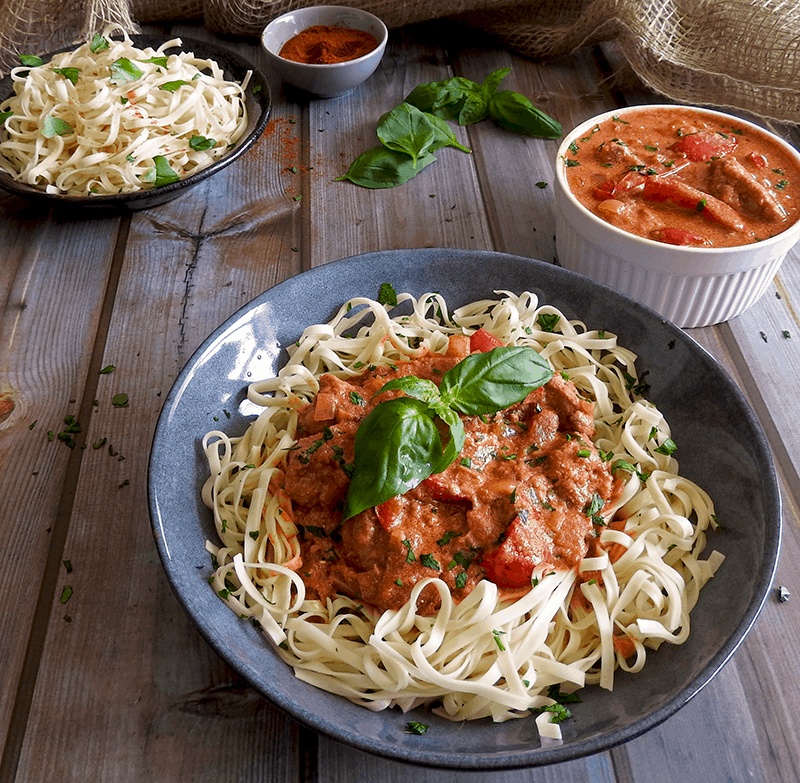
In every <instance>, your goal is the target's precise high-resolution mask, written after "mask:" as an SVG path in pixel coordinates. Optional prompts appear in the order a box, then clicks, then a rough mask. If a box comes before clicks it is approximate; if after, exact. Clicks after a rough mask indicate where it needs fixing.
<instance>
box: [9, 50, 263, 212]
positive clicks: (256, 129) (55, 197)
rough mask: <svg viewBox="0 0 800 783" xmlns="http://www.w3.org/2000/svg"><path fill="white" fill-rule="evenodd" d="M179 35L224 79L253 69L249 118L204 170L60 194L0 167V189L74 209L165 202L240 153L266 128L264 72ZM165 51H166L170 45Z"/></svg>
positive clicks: (137, 206) (248, 93)
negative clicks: (126, 189)
mask: <svg viewBox="0 0 800 783" xmlns="http://www.w3.org/2000/svg"><path fill="white" fill-rule="evenodd" d="M180 38H181V41H182V43H181V47H180V51H184V52H194V54H195V55H196V56H197V57H200V58H203V59H211V60H216V62H217V63H218V64H219V66H220V67H221V68H222V70H223V72H224V74H225V78H226V79H229V80H231V81H236V82H241V81H242V80H243V79H244V77H245V74H246V73H247V71H252V72H253V75H252V76H251V77H250V82H249V84H248V86H247V90H246V100H247V111H248V120H249V121H248V125H247V130H246V131H245V133H244V135H243V136H242V138H241V140H240V141H239V143H238V144H236V145H235V146H234V147H233V148H232V149H231V150H230V152H228V154H227V155H225V156H224V157H222V158H220V159H219V160H217V161H216V162H214V163H213V164H212V165H211V166H209V167H208V168H207V169H203V170H202V171H199V172H198V173H197V174H192V176H190V177H186V179H182V180H179V181H178V182H173V183H171V184H169V185H162V186H161V187H158V188H149V189H147V190H138V191H136V192H134V193H117V194H113V195H110V196H66V195H63V194H59V193H45V192H44V191H43V190H41V189H40V188H34V187H32V186H31V185H26V184H25V183H23V182H17V181H16V180H14V179H12V178H11V177H10V176H9V175H8V174H6V172H4V171H0V188H2V189H3V190H6V191H8V192H9V193H15V194H16V195H18V196H22V197H23V198H27V199H32V200H33V201H34V202H39V203H42V204H45V203H46V204H47V205H57V206H62V207H67V208H78V209H81V210H86V209H94V210H97V209H103V210H112V209H118V210H119V209H121V210H127V209H131V210H136V209H149V208H150V207H155V206H158V205H159V204H165V203H166V202H168V201H172V199H174V198H177V197H178V196H180V195H183V194H184V193H186V191H188V190H189V189H190V188H193V187H194V186H195V185H198V184H199V183H201V182H203V181H204V180H206V179H208V178H209V177H211V176H212V175H214V174H216V173H217V172H218V171H221V170H222V169H224V168H225V167H226V166H229V165H230V164H231V163H233V162H234V161H235V160H236V159H237V158H239V157H241V155H242V154H244V152H246V151H247V150H248V149H250V147H252V146H253V144H255V143H256V141H258V137H259V136H260V135H261V133H262V132H263V130H264V128H265V127H266V125H267V120H268V118H269V112H270V91H269V87H268V86H267V82H266V80H265V78H264V75H263V74H262V73H261V71H259V70H258V68H256V66H255V65H253V64H252V63H250V62H248V61H247V59H245V58H244V57H242V55H240V54H238V53H237V52H234V51H231V50H230V49H225V48H223V47H221V46H217V45H216V44H212V43H208V42H207V41H196V40H194V39H192V38H187V37H186V36H180ZM131 40H132V41H133V43H134V45H135V46H137V47H138V48H140V49H144V48H146V47H148V46H152V47H153V48H154V49H155V48H157V47H159V46H161V44H163V43H164V40H165V39H164V38H156V37H155V36H152V35H132V36H131ZM74 48H75V47H73V46H68V47H65V48H63V49H59V50H58V52H51V53H50V54H46V55H42V59H43V60H44V61H45V62H48V61H49V60H50V59H51V58H52V57H53V55H54V54H58V53H59V52H64V51H69V50H71V49H74ZM167 51H168V53H171V52H172V51H174V50H167ZM11 95H13V84H12V82H11V77H10V76H6V77H5V78H3V79H0V102H2V101H4V100H5V99H6V98H8V97H10V96H11Z"/></svg>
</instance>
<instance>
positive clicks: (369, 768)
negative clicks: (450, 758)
mask: <svg viewBox="0 0 800 783" xmlns="http://www.w3.org/2000/svg"><path fill="white" fill-rule="evenodd" d="M319 770H320V777H319V780H325V781H326V783H347V782H348V781H353V780H359V781H361V780H363V781H373V780H381V781H386V783H409V782H410V781H415V782H416V783H479V781H485V780H487V779H489V778H490V779H491V781H492V783H534V781H535V782H536V783H586V781H592V783H616V781H617V778H616V777H615V775H614V770H613V768H612V764H611V761H610V759H609V756H608V754H605V753H601V754H597V755H594V756H588V757H586V758H584V759H578V760H576V761H569V762H565V763H563V764H552V765H549V766H545V767H535V768H531V769H517V770H499V771H495V772H491V773H486V772H462V771H455V770H434V769H426V768H424V767H417V766H413V765H411V764H402V763H400V762H396V761H388V760H386V759H381V758H377V757H375V756H372V755H370V754H368V753H363V752H361V751H355V750H351V749H349V748H345V747H344V746H342V745H339V744H338V743H336V742H322V743H320V753H319Z"/></svg>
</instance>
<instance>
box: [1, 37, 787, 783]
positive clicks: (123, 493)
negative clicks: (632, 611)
mask: <svg viewBox="0 0 800 783" xmlns="http://www.w3.org/2000/svg"><path fill="white" fill-rule="evenodd" d="M148 32H159V31H158V30H157V29H156V28H148ZM167 32H168V33H169V34H170V35H172V34H181V33H183V34H185V35H192V36H195V37H198V36H205V37H210V36H209V34H208V33H205V32H204V31H203V30H201V29H197V28H194V27H191V26H187V25H176V26H175V27H173V28H170V29H169V30H167ZM165 37H167V36H166V35H165ZM443 41H450V42H453V45H448V46H446V47H443V46H442V42H443ZM456 42H459V43H458V44H456ZM235 46H236V47H237V48H239V49H240V50H241V51H243V52H246V53H248V54H249V55H251V56H252V57H253V58H254V59H255V60H256V61H257V62H259V63H260V64H262V66H264V67H265V63H264V62H263V58H262V57H261V54H260V51H259V49H258V46H257V45H256V42H254V41H247V42H243V43H242V42H235ZM616 62H618V61H617V59H616V56H615V54H614V51H613V49H611V48H606V49H603V50H595V51H589V50H587V51H581V52H579V53H577V54H575V55H573V56H570V57H566V58H563V59H561V60H558V61H556V62H552V63H548V64H541V63H536V62H532V61H529V60H525V59H523V58H520V57H517V56H516V55H514V54H512V53H510V52H509V51H507V50H505V49H503V48H501V47H498V46H497V45H496V44H494V43H493V42H492V41H490V40H485V39H483V38H482V37H481V36H480V35H477V34H473V33H472V32H470V31H469V30H467V29H461V28H454V27H453V25H452V24H450V25H440V24H430V25H422V26H419V27H413V28H409V29H405V30H397V31H393V32H392V34H391V37H390V45H389V47H388V49H387V53H386V56H385V59H384V60H383V63H382V65H381V67H380V69H379V71H378V72H377V73H376V74H375V75H374V76H373V77H372V78H371V79H370V80H369V82H367V83H366V84H365V85H363V86H362V87H361V88H360V89H359V90H357V91H356V92H354V93H351V94H350V95H348V96H345V97H342V98H339V99H336V100H325V101H323V100H312V101H310V102H309V101H308V100H307V99H304V98H302V97H301V96H298V95H297V94H295V93H293V92H289V91H285V90H284V89H283V88H281V87H280V85H279V84H277V83H275V84H273V99H274V107H273V110H272V119H271V123H270V125H269V127H268V132H267V133H266V134H265V135H264V137H263V138H262V140H261V141H260V142H259V143H258V144H257V145H256V146H255V147H254V148H253V149H252V150H250V151H249V152H248V153H247V154H246V155H245V156H244V157H243V158H242V159H241V160H240V161H239V162H238V163H237V164H235V165H233V166H231V167H230V168H228V169H226V170H225V172H224V173H222V174H220V175H218V176H216V177H214V178H212V179H211V180H210V181H207V182H206V183H204V184H203V185H201V186H199V187H198V188H197V189H195V190H193V191H192V192H191V194H189V195H186V196H184V197H181V198H179V199H178V200H176V201H173V202H172V203H169V204H166V205H163V206H160V207H156V208H153V209H150V210H147V211H142V212H138V213H134V214H132V215H123V216H101V217H85V216H81V215H76V214H70V213H66V212H59V211H55V210H53V211H51V212H41V211H39V210H37V209H36V208H34V207H31V206H29V205H28V204H27V203H26V202H25V201H22V200H19V199H17V198H16V197H12V196H6V195H3V196H0V215H2V217H0V302H2V320H0V401H2V402H0V404H2V406H3V407H0V497H1V498H2V499H3V509H4V510H3V512H2V527H3V531H4V535H3V536H2V539H0V551H1V552H2V570H1V571H0V585H1V586H2V597H3V600H2V603H0V650H2V662H3V667H4V675H3V677H2V682H1V683H0V737H2V739H3V755H2V761H1V762H0V781H2V782H3V783H7V782H10V781H17V783H34V782H35V781H58V782H59V783H66V782H67V781H76V783H77V782H78V781H80V783H100V782H101V781H102V782H103V783H109V782H110V781H131V782H134V781H135V782H136V783H143V782H144V781H158V783H170V782H171V781H176V782H177V781H182V782H184V781H214V783H221V782H222V781H270V782H271V781H274V782H275V783H289V781H304V782H310V781H367V780H378V779H380V780H386V781H397V782H398V783H400V782H403V783H405V782H406V781H409V782H410V781H412V780H413V781H414V783H421V782H422V781H428V780H430V781H434V780H435V781H437V783H442V781H455V780H459V781H462V780H475V781H477V780H481V779H483V776H481V775H479V774H478V773H463V772H462V773H455V772H446V771H445V772H443V771H435V770H426V769H421V768H417V767H410V766H405V765H403V764H401V763H396V762H391V761H386V760H382V759H378V758H373V757H372V756H370V755H368V754H365V753H362V752H358V751H354V750H351V749H349V748H345V747H342V746H340V745H338V744H337V743H335V742H332V741H330V740H328V739H326V738H325V737H321V736H316V735H315V734H314V733H313V732H310V731H308V730H306V729H303V728H301V727H299V726H298V725H297V724H295V723H294V722H293V721H292V720H291V719H289V718H288V717H286V716H285V715H284V714H282V713H281V712H279V711H278V710H277V709H275V708H274V707H273V706H271V705H270V704H269V703H268V702H267V701H266V700H265V699H263V698H262V697H260V696H259V695H257V694H256V693H255V692H253V691H252V690H251V689H249V688H248V687H246V686H245V684H244V683H243V682H242V681H241V680H239V679H238V678H237V676H236V675H235V674H234V673H233V672H232V671H230V670H229V669H228V668H227V666H226V665H224V664H223V663H222V662H221V660H220V659H219V658H217V656H216V655H215V654H214V653H213V652H212V651H211V649H210V648H209V647H208V646H207V645H206V643H205V641H204V640H203V639H202V638H201V637H200V635H199V634H198V632H197V631H196V630H195V628H194V626H193V625H192V624H191V622H190V621H189V619H188V618H187V617H186V616H185V615H184V613H183V611H182V610H181V608H180V607H179V605H178V603H177V601H176V599H175V598H174V596H173V594H172V592H171V589H170V587H169V585H168V583H167V581H166V579H165V576H164V573H163V571H162V567H161V563H160V561H159V559H158V556H157V554H156V548H155V545H154V542H153V537H152V534H151V532H150V525H149V521H148V509H147V496H146V472H147V461H148V454H149V451H150V444H151V438H152V435H153V430H154V426H155V423H156V419H157V417H158V414H159V411H160V408H161V403H162V400H163V399H164V397H165V395H166V393H167V391H168V390H169V388H170V386H171V384H172V382H173V381H174V379H175V377H176V376H177V374H178V372H179V370H180V369H181V367H182V366H183V364H184V363H185V362H186V361H187V360H188V359H189V357H190V356H191V354H192V352H193V351H194V350H195V348H196V347H197V346H198V345H199V344H200V343H201V341H202V340H203V339H204V338H205V337H206V336H207V335H208V334H209V333H210V332H211V331H212V330H213V329H214V328H215V327H216V326H218V325H219V324H220V323H221V322H222V321H223V320H225V319H226V318H227V317H228V316H229V315H230V314H232V313H233V312H234V311H236V310H237V309H238V308H239V307H241V306H242V305H244V304H245V303H247V302H248V301H249V300H250V299H252V298H253V297H254V296H256V295H257V294H259V293H260V292H262V291H263V290H265V289H267V288H269V287H271V286H273V285H275V284H276V283H278V282H280V281H281V280H284V279H285V278H287V277H289V276H291V275H295V274H297V273H299V272H301V271H303V270H307V269H309V268H312V267H315V266H319V265H321V264H325V263H327V262H329V261H332V260H335V259H338V258H343V257H346V256H350V255H354V254H357V253H362V252H367V251H373V250H386V249H393V248H405V247H414V248H415V247H428V246H438V247H456V248H468V249H494V250H500V251H506V252H509V253H515V254H520V255H525V256H532V257H535V258H539V259H544V260H547V261H555V256H556V253H555V245H554V236H553V235H554V216H553V210H554V205H553V199H552V187H549V188H544V189H542V188H539V187H536V186H535V183H536V182H539V181H545V182H551V183H552V180H553V169H554V157H555V151H556V148H557V143H556V142H555V141H543V140H537V139H526V138H523V137H519V136H516V135H514V134H510V133H507V132H504V131H501V130H498V129H497V128H495V127H493V126H492V125H491V124H489V123H482V124H481V125H479V126H473V127H471V128H469V129H466V130H463V129H462V130H459V134H460V138H461V139H462V140H463V141H466V142H467V143H468V146H470V147H472V149H473V154H472V155H465V154H461V153H456V152H455V151H450V154H446V155H445V154H442V155H441V157H440V160H439V162H438V163H436V164H434V165H433V166H431V167H429V168H428V169H427V170H426V171H425V173H424V175H421V176H420V177H418V178H417V179H416V180H414V181H413V182H411V183H409V184H407V185H405V186H403V187H401V188H397V189H395V190H387V191H370V190H366V189H362V188H358V187H356V186H353V185H350V184H349V183H337V182H334V181H333V180H334V178H335V177H336V176H339V175H341V174H342V173H343V172H344V171H345V170H346V168H347V165H348V163H349V162H350V161H351V160H352V159H353V158H354V157H355V156H356V155H357V154H359V153H360V152H362V151H363V150H364V149H366V148H367V147H368V146H372V145H373V144H374V143H376V142H375V140H374V128H375V123H376V120H377V118H378V117H379V116H380V115H381V114H382V113H383V112H385V111H388V110H389V109H391V108H392V107H393V106H395V105H396V104H397V103H399V102H400V101H401V100H402V98H403V97H404V96H405V95H406V94H407V93H408V92H409V91H410V90H411V88H412V87H413V86H415V85H416V84H418V83H420V82H429V81H435V80H440V79H443V78H447V77H448V76H450V75H453V74H456V75H464V76H466V77H468V78H472V79H475V80H478V81H480V80H482V79H483V77H484V76H485V75H487V74H488V73H489V72H490V71H493V70H495V69H497V68H500V67H504V66H512V72H511V75H510V76H509V77H507V79H506V81H505V82H504V84H503V86H504V87H505V88H508V89H515V90H518V91H519V92H522V93H524V94H526V95H528V96H529V97H530V98H531V99H532V100H533V101H534V103H535V104H537V105H538V106H540V107H541V108H542V109H544V110H545V111H547V112H548V113H550V114H551V115H553V116H554V117H556V118H557V119H558V120H559V121H560V122H561V123H563V125H564V127H565V128H569V127H571V126H573V125H574V124H577V123H578V122H580V121H581V120H583V119H585V118H587V117H589V116H591V115H593V114H596V113H598V112H600V111H604V110H606V109H608V108H611V107H614V106H619V105H624V104H625V103H636V102H647V101H655V100H659V96H656V95H654V94H652V93H647V92H646V91H644V90H643V88H642V87H641V85H640V84H639V83H638V82H636V81H635V80H633V79H630V78H622V79H620V78H619V77H616V76H614V75H613V72H614V70H615V68H614V63H616ZM623 77H624V71H623ZM691 335H692V336H693V337H694V338H695V339H697V340H698V341H699V342H700V343H702V344H703V345H704V346H705V347H706V348H707V349H708V350H710V351H711V352H712V353H713V354H714V355H715V356H716V357H717V358H718V359H719V360H720V362H721V363H722V364H723V365H724V366H725V367H726V368H727V369H728V371H729V372H730V373H731V374H732V376H733V377H734V378H735V379H736V381H737V382H738V384H739V385H740V386H741V388H742V389H743V390H744V392H745V393H746V395H747V396H748V398H749V400H750V403H751V404H752V406H753V408H754V409H755V411H756V412H757V415H758V416H759V418H760V420H761V423H762V425H763V427H764V429H765V431H766V433H767V435H768V438H769V440H770V442H771V445H772V448H773V450H774V455H775V459H776V462H777V465H778V469H779V472H780V479H781V485H782V492H783V499H784V530H785V532H784V543H783V550H782V554H781V559H780V564H779V568H778V576H777V580H776V583H775V585H776V586H775V589H774V592H773V593H772V594H771V595H770V597H769V599H768V601H767V604H766V607H765V609H764V611H763V613H762V614H761V616H760V618H759V620H758V621H757V623H756V626H755V628H754V630H753V631H752V633H751V634H750V635H749V636H748V637H747V639H746V640H745V642H744V643H743V645H742V646H741V648H740V649H739V650H738V651H737V653H736V654H735V655H734V657H733V659H732V661H731V662H730V663H729V664H728V665H726V666H725V667H724V669H723V670H722V671H721V672H720V674H719V675H718V676H717V677H716V678H715V679H714V680H713V681H712V682H711V683H710V684H709V685H708V686H707V687H706V688H705V689H704V690H703V691H701V693H700V694H699V695H698V696H696V697H695V698H694V699H693V700H692V701H691V702H690V703H689V704H688V705H687V706H686V707H685V708H683V709H682V710H680V711H679V712H678V713H677V714H676V715H675V716H673V717H672V718H670V719H669V720H668V721H666V722H665V723H664V724H662V725H661V726H660V727H658V728H656V729H654V730H652V731H650V732H649V733H647V734H645V735H644V736H642V737H640V738H638V739H636V740H634V741H632V742H629V743H628V744H626V745H623V746H621V747H617V748H615V749H613V750H611V751H609V752H606V753H602V754H599V755H596V756H592V757H589V758H584V759H581V760H577V761H573V762H569V763H564V764H559V765H556V766H552V767H545V768H538V769H533V770H522V771H513V772H502V773H495V774H493V775H492V779H493V780H495V781H504V782H507V783H518V782H521V781H531V780H536V781H548V780H552V781H555V780H558V781H561V783H568V782H569V781H576V782H578V781H581V782H585V781H590V780H591V781H596V782H597V783H612V781H616V783H630V782H631V781H637V782H641V783H661V782H662V781H663V783H672V782H673V781H676V780H681V781H687V783H700V782H702V783H721V782H722V781H782V782H783V783H787V781H796V780H798V779H800V778H798V772H797V770H798V769H800V717H798V716H800V691H799V690H798V689H799V686H800V675H799V674H798V653H797V643H796V641H795V640H796V639H797V638H798V635H800V613H799V612H798V607H800V576H798V563H800V529H799V527H798V523H799V522H800V511H798V506H799V504H800V449H798V448H797V445H798V440H797V432H798V431H800V405H798V392H800V360H799V359H798V346H799V345H800V257H798V253H797V251H795V252H794V253H792V255H791V256H790V258H789V259H788V260H787V262H786V263H785V264H784V266H783V267H782V269H781V272H780V274H779V275H778V277H777V278H776V279H775V281H774V284H773V285H772V286H771V288H770V290H769V291H768V293H767V294H766V295H765V296H764V297H763V299H762V300H761V301H760V302H758V304H757V305H756V306H754V307H753V308H752V309H751V310H750V311H749V312H747V313H745V314H744V315H742V316H740V317H738V318H735V319H733V320H732V321H730V322H728V323H725V324H722V325H720V326H715V327H710V328H704V329H693V330H691ZM108 365H114V367H115V368H116V369H114V371H113V372H106V373H103V372H102V370H103V368H106V367H107V366H108ZM120 392H124V393H125V394H127V395H128V398H129V404H128V406H127V407H124V408H120V407H115V406H114V405H113V404H112V398H113V396H114V395H115V394H118V393H120ZM68 417H74V418H68ZM65 419H66V422H65ZM70 422H72V423H73V426H70ZM731 426H735V422H732V423H731ZM78 427H79V431H76V432H74V433H73V437H74V442H75V445H74V448H68V447H67V445H66V444H65V443H64V442H62V441H61V440H60V439H59V438H58V437H53V438H51V437H48V435H47V433H48V432H51V433H54V434H55V433H59V432H65V431H67V430H70V429H77V428H78ZM780 585H782V586H784V587H785V588H787V589H788V590H789V592H790V593H791V594H792V597H791V600H790V601H788V602H782V601H780V600H779V599H778V590H777V587H778V586H780ZM67 586H68V587H70V588H71V589H72V594H71V597H68V594H67V593H65V592H64V589H65V587H67Z"/></svg>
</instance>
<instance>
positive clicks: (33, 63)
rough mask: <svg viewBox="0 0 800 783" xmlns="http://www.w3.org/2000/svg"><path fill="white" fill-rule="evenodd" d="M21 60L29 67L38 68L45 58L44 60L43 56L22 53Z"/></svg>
mask: <svg viewBox="0 0 800 783" xmlns="http://www.w3.org/2000/svg"><path fill="white" fill-rule="evenodd" d="M19 61H20V62H21V63H22V64H23V65H27V66H28V67H29V68H36V67H37V66H39V65H42V64H43V63H44V60H42V58H41V57H37V56H36V55H35V54H21V55H20V56H19Z"/></svg>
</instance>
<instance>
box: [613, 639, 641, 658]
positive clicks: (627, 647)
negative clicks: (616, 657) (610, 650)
mask: <svg viewBox="0 0 800 783" xmlns="http://www.w3.org/2000/svg"><path fill="white" fill-rule="evenodd" d="M614 649H615V650H616V651H617V652H618V653H619V654H620V655H621V656H622V657H623V658H630V657H631V656H633V655H636V645H635V644H634V643H633V639H631V638H630V636H614Z"/></svg>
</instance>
